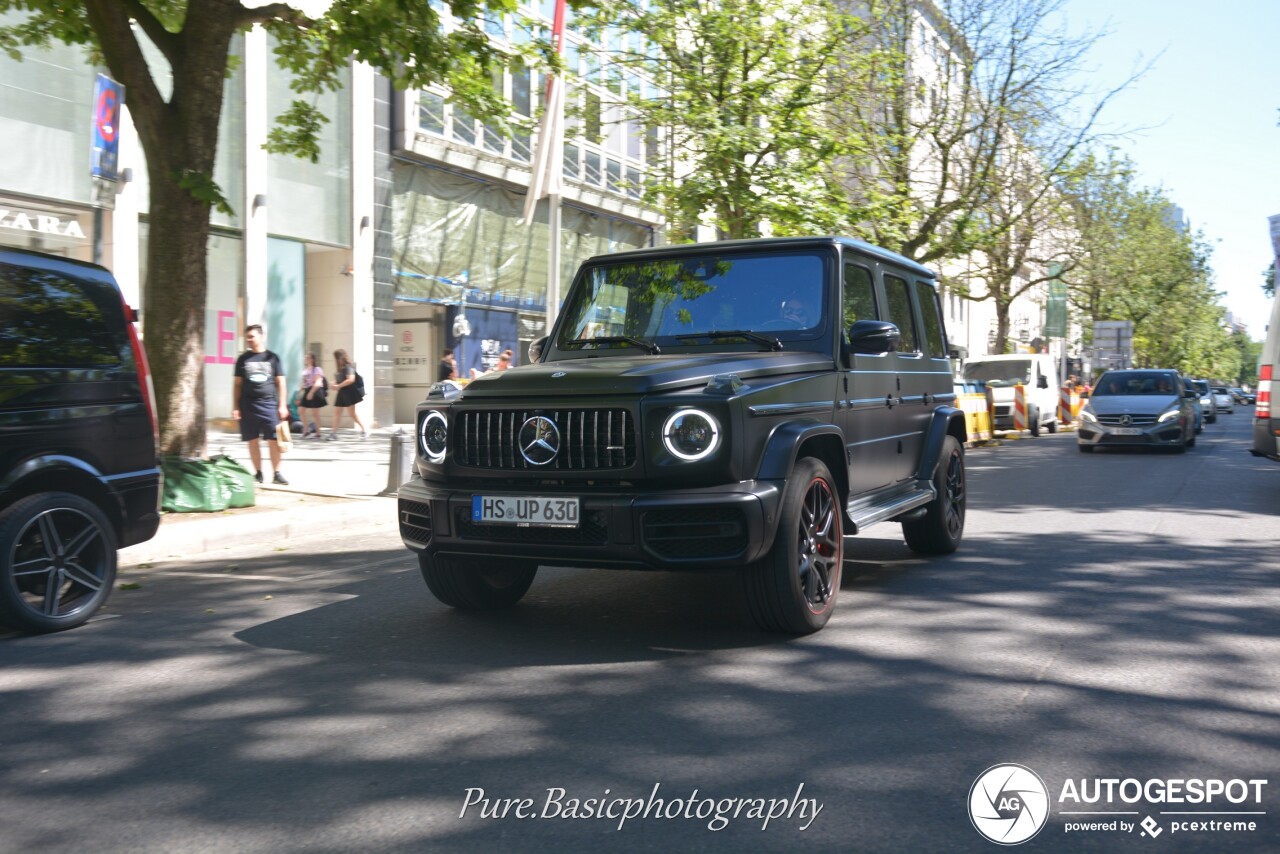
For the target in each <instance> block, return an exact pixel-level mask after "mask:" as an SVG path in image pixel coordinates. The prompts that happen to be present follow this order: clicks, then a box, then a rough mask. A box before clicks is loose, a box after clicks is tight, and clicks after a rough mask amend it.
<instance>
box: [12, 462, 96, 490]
mask: <svg viewBox="0 0 1280 854" xmlns="http://www.w3.org/2000/svg"><path fill="white" fill-rule="evenodd" d="M58 471H70V472H74V473H76V474H81V475H86V476H88V477H91V478H93V479H94V480H95V481H97V482H98V483H99V484H101V483H102V482H103V475H102V472H100V471H98V470H97V469H96V468H94V467H93V466H91V465H89V464H88V463H86V462H85V461H84V460H82V459H79V458H78V457H72V456H68V455H65V454H41V455H39V456H36V457H28V458H27V459H25V460H23V461H22V462H20V463H18V464H17V465H16V466H14V467H13V468H12V469H10V470H9V472H8V474H6V475H5V477H4V479H3V480H0V494H2V493H5V492H8V491H9V490H11V489H13V488H14V487H16V486H17V485H18V484H20V483H21V482H22V481H24V480H26V479H27V478H29V477H34V476H37V475H42V474H48V473H50V472H58Z"/></svg>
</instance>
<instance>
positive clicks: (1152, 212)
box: [1064, 151, 1240, 378]
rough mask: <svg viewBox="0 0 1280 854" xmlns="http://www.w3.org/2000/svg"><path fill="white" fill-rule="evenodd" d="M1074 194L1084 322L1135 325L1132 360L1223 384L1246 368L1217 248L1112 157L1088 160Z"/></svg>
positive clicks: (1075, 292)
mask: <svg viewBox="0 0 1280 854" xmlns="http://www.w3.org/2000/svg"><path fill="white" fill-rule="evenodd" d="M1069 192H1070V195H1071V199H1072V204H1073V206H1074V208H1075V211H1076V214H1075V222H1076V225H1077V228H1078V232H1079V241H1080V243H1079V247H1078V249H1077V250H1076V251H1077V253H1078V255H1077V263H1076V265H1075V266H1074V267H1073V268H1072V269H1071V271H1070V272H1069V274H1068V275H1066V276H1065V277H1064V278H1066V280H1067V282H1068V284H1069V285H1070V286H1071V291H1070V295H1071V300H1072V302H1073V304H1074V305H1075V307H1076V308H1077V309H1078V310H1080V311H1081V313H1083V314H1084V316H1085V318H1086V320H1131V321H1133V325H1134V363H1135V365H1136V366H1138V367H1164V368H1178V369H1180V370H1182V371H1184V372H1185V373H1187V374H1189V375H1191V376H1197V377H1214V378H1222V377H1229V376H1235V375H1236V374H1237V373H1238V372H1239V370H1240V356H1239V351H1238V349H1237V348H1235V347H1234V346H1232V344H1231V341H1230V339H1229V336H1228V334H1227V332H1226V331H1225V329H1224V328H1223V327H1224V319H1225V311H1224V309H1223V308H1222V306H1221V305H1220V304H1219V302H1218V300H1219V298H1220V296H1221V294H1220V293H1219V292H1217V291H1215V290H1214V288H1213V282H1212V269H1211V267H1210V264H1209V260H1210V254H1211V252H1210V248H1209V245H1208V244H1207V242H1206V241H1205V239H1204V237H1203V235H1201V234H1199V233H1196V232H1186V231H1184V230H1183V229H1182V227H1181V226H1180V224H1179V223H1177V222H1176V221H1175V219H1174V217H1173V216H1172V215H1171V211H1172V209H1173V205H1172V203H1171V202H1169V200H1168V199H1167V198H1165V196H1164V194H1163V193H1162V192H1161V191H1160V190H1157V189H1152V188H1149V187H1143V186H1140V185H1139V184H1138V183H1137V179H1136V177H1135V175H1134V170H1133V167H1132V164H1131V163H1130V162H1129V161H1127V160H1125V159H1123V158H1121V157H1119V156H1118V155H1117V154H1116V153H1115V152H1113V151H1112V152H1107V153H1106V155H1105V156H1088V157H1086V158H1083V159H1082V161H1081V163H1080V168H1079V170H1078V173H1077V175H1076V176H1075V178H1074V180H1073V181H1072V183H1071V186H1070V188H1069Z"/></svg>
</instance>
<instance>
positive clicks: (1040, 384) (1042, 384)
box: [1036, 374, 1049, 388]
mask: <svg viewBox="0 0 1280 854" xmlns="http://www.w3.org/2000/svg"><path fill="white" fill-rule="evenodd" d="M1048 387H1049V378H1048V377H1046V376H1045V375H1044V374H1041V375H1040V376H1038V377H1036V388H1048Z"/></svg>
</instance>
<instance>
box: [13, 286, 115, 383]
mask: <svg viewBox="0 0 1280 854" xmlns="http://www.w3.org/2000/svg"><path fill="white" fill-rule="evenodd" d="M119 299H120V297H119V294H116V293H113V292H111V291H109V290H108V289H106V288H103V287H101V286H98V285H94V284H90V283H85V282H80V281H77V280H75V279H71V278H67V277H66V276H62V275H59V274H58V273H53V272H50V271H47V270H31V269H27V268H24V267H15V266H13V265H9V264H0V367H6V368H12V367H91V366H106V365H117V364H120V363H121V362H125V361H127V358H128V348H129V343H128V340H127V339H126V337H125V334H124V333H125V329H124V318H123V312H122V311H121V309H120V303H119Z"/></svg>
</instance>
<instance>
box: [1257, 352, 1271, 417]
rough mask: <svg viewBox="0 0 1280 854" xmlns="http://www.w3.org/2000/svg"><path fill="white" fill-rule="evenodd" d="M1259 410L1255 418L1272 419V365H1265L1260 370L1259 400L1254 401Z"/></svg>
mask: <svg viewBox="0 0 1280 854" xmlns="http://www.w3.org/2000/svg"><path fill="white" fill-rule="evenodd" d="M1254 403H1255V404H1256V405H1257V409H1255V410H1254V411H1253V417H1254V418H1270V417H1271V365H1263V366H1261V367H1260V368H1259V369H1258V399H1257V400H1255V401H1254Z"/></svg>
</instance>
